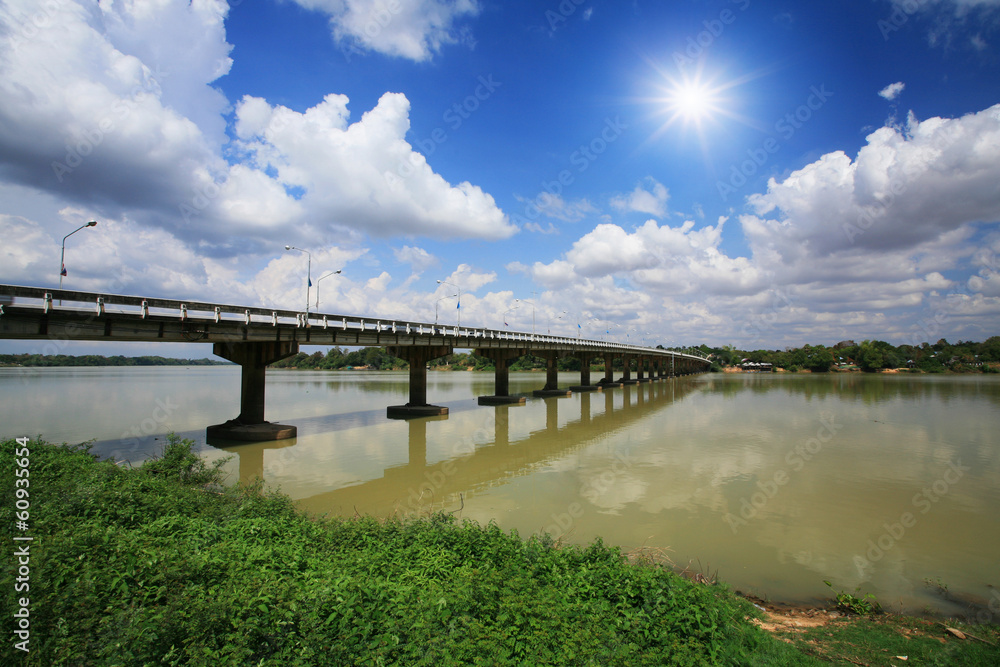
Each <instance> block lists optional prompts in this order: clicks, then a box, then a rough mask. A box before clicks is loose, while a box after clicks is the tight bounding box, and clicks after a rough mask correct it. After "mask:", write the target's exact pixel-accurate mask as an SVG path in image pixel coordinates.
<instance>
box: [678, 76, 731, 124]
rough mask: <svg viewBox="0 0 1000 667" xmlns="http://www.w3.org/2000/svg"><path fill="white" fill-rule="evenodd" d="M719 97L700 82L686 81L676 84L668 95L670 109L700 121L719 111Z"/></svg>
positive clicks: (682, 115)
mask: <svg viewBox="0 0 1000 667" xmlns="http://www.w3.org/2000/svg"><path fill="white" fill-rule="evenodd" d="M718 102H719V100H718V97H717V95H716V94H715V93H713V91H712V90H710V89H709V88H708V87H707V86H705V85H703V84H701V83H698V82H685V83H682V84H681V85H679V86H676V87H675V88H674V90H672V91H671V92H670V94H669V96H668V105H669V107H670V111H671V112H673V113H674V114H676V115H677V116H679V117H681V118H683V119H684V120H687V121H693V122H699V121H701V120H703V119H707V118H709V117H710V116H712V115H714V114H715V113H716V112H717V111H718V108H717V107H718Z"/></svg>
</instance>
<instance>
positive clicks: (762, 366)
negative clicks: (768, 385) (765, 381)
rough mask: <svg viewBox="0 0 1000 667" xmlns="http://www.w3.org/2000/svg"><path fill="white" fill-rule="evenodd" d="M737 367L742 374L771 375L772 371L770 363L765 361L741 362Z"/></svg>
mask: <svg viewBox="0 0 1000 667" xmlns="http://www.w3.org/2000/svg"><path fill="white" fill-rule="evenodd" d="M737 367H738V368H739V369H740V370H741V371H743V372H744V373H773V372H774V369H773V367H772V366H771V364H770V363H768V362H766V361H760V362H757V361H746V360H743V361H742V362H741V363H739V364H737Z"/></svg>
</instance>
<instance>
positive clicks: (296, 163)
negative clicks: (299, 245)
mask: <svg viewBox="0 0 1000 667" xmlns="http://www.w3.org/2000/svg"><path fill="white" fill-rule="evenodd" d="M347 104H348V99H347V97H346V96H344V95H327V96H326V98H325V99H324V100H323V101H322V102H321V103H320V104H317V105H316V106H314V107H312V108H310V109H307V110H306V111H305V112H303V113H299V112H296V111H292V110H291V109H288V108H286V107H282V106H272V105H270V104H268V103H267V102H266V101H265V100H262V99H260V98H256V97H251V96H245V97H244V98H243V99H242V100H241V101H240V103H239V104H238V105H237V107H236V134H237V137H238V139H239V146H240V148H241V149H242V150H243V151H245V152H246V154H247V155H248V156H249V157H250V160H251V163H252V166H253V169H254V170H253V172H251V173H252V175H253V176H254V177H255V178H257V179H258V180H261V181H266V180H267V179H270V178H271V177H270V176H266V174H270V173H274V174H275V176H274V178H273V179H272V180H273V183H274V184H275V185H278V186H280V188H281V191H284V194H282V192H281V191H278V199H279V200H283V202H284V205H285V206H287V207H292V206H293V200H294V202H295V203H296V205H299V206H302V207H303V208H304V209H306V210H307V211H308V212H309V216H308V217H309V219H312V220H326V221H329V222H328V223H326V224H327V225H328V228H327V229H325V230H323V229H321V230H320V231H321V232H322V231H327V232H329V230H330V228H333V229H340V228H347V229H351V230H355V231H361V232H364V233H368V234H372V235H375V236H389V235H392V234H409V235H422V236H432V237H437V238H454V237H466V238H469V237H472V238H485V239H500V238H506V237H509V236H511V235H512V234H514V233H515V232H516V228H515V227H514V226H513V225H512V224H511V223H510V222H509V221H508V219H507V217H506V215H504V213H503V212H502V211H501V210H500V209H499V208H498V207H497V205H496V202H495V201H494V199H493V197H492V196H490V195H489V194H487V193H485V192H483V190H482V189H481V188H479V187H478V186H475V185H472V184H471V183H469V182H463V183H459V184H458V185H455V186H452V185H451V184H449V183H448V182H447V181H445V180H444V178H442V177H441V176H440V175H438V174H436V173H435V172H434V170H433V169H432V168H431V167H430V165H429V164H428V163H427V160H426V159H425V158H424V156H423V155H421V154H420V153H417V152H415V151H414V150H413V147H412V146H411V145H410V144H409V143H407V142H406V140H405V138H404V137H405V135H406V132H407V130H408V129H409V125H410V122H409V108H410V105H409V101H408V100H407V99H406V97H405V96H404V95H402V94H399V93H386V94H385V95H383V96H382V98H381V99H380V100H379V102H378V104H377V106H376V107H375V108H374V109H372V110H370V111H368V112H366V113H364V114H363V115H362V117H361V119H360V120H359V121H357V122H355V123H350V122H349V118H350V113H349V111H348V109H347ZM247 192H248V194H249V193H250V192H251V190H249V189H247ZM293 193H294V194H293ZM266 195H267V193H263V192H262V196H266ZM225 203H226V202H225V199H223V200H222V201H221V202H220V205H221V206H224V205H225ZM254 205H255V204H254Z"/></svg>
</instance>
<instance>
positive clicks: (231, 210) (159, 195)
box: [0, 0, 516, 256]
mask: <svg viewBox="0 0 1000 667" xmlns="http://www.w3.org/2000/svg"><path fill="white" fill-rule="evenodd" d="M408 6H409V5H408ZM455 7H458V5H455ZM406 11H410V10H409V9H408V10H406ZM227 12H228V6H227V4H226V3H225V2H222V1H221V0H198V1H196V2H191V3H179V2H167V1H165V0H158V1H156V2H143V3H132V2H114V3H111V2H104V3H96V4H94V3H77V2H70V1H68V0H67V1H65V2H58V3H56V2H52V3H43V4H38V3H35V2H31V1H30V0H10V2H7V3H5V4H4V6H3V11H0V52H2V53H3V58H2V59H0V175H2V176H3V177H4V178H5V179H6V180H7V181H8V182H16V183H21V184H24V185H27V186H29V187H31V188H35V189H38V190H42V191H47V192H50V193H53V194H55V195H56V196H57V197H61V198H63V199H65V200H69V201H75V202H77V203H79V204H81V205H84V206H88V207H90V208H92V209H93V210H94V211H95V213H96V215H98V216H101V217H111V218H115V217H120V216H121V215H123V214H126V213H128V214H130V215H135V216H136V219H141V220H142V221H143V222H144V223H145V224H148V225H153V226H156V227H159V228H161V229H164V230H165V231H167V232H169V233H170V234H171V235H172V236H173V237H175V238H177V239H178V240H179V241H180V242H182V243H187V244H190V245H192V246H198V247H199V248H201V251H202V252H209V253H212V254H215V255H218V256H232V255H235V254H241V253H247V252H257V251H259V250H260V249H262V248H263V247H267V246H271V245H274V244H276V243H286V242H293V243H294V242H295V241H297V240H301V239H306V238H309V239H311V240H313V242H316V240H317V239H318V240H319V241H320V242H321V243H322V242H331V241H334V240H340V239H344V238H349V239H352V240H354V241H355V242H356V241H358V240H359V239H360V237H361V235H364V234H373V235H383V236H385V235H390V234H407V235H414V236H417V235H426V236H433V237H438V238H453V237H456V236H457V237H464V238H469V237H472V238H486V239H497V238H505V237H507V236H510V235H511V234H513V233H515V232H516V227H514V226H513V225H512V224H510V223H509V221H508V220H507V219H506V216H505V215H504V214H503V212H502V211H500V209H499V208H498V207H497V206H496V203H495V202H494V200H493V198H492V197H491V196H490V195H489V194H487V193H485V192H483V191H482V189H481V188H479V187H477V186H475V185H473V184H471V183H468V182H463V183H458V184H456V185H453V184H451V183H448V182H447V181H445V180H444V179H443V178H442V177H441V176H440V175H438V174H436V173H435V172H434V171H433V169H432V168H431V167H430V165H428V164H427V161H426V159H425V158H424V156H423V155H421V154H419V153H417V152H416V151H414V150H413V148H412V147H411V146H410V145H409V144H408V143H407V142H406V140H405V135H406V132H407V130H408V129H409V117H408V114H409V102H408V100H407V99H406V98H405V97H404V96H402V95H400V94H386V95H385V96H383V98H382V99H381V100H380V101H379V103H378V105H377V106H376V107H375V108H374V109H371V110H369V111H367V112H366V113H365V114H363V115H362V117H361V118H360V119H358V120H352V119H351V117H350V112H349V111H348V100H347V98H346V97H345V96H342V95H336V94H330V95H327V96H326V97H325V98H324V100H323V101H322V102H320V103H319V104H317V105H316V106H314V107H312V108H311V109H308V110H306V111H305V112H301V113H299V112H295V111H292V110H290V109H287V108H285V107H281V106H272V105H271V104H269V103H268V102H267V101H266V100H263V99H261V98H255V97H245V98H244V99H243V100H241V101H240V102H239V104H238V105H237V107H236V110H235V116H236V117H235V131H236V135H237V139H238V140H237V142H236V143H235V145H234V146H229V145H224V144H225V143H226V142H228V139H227V137H226V133H225V128H226V124H225V118H226V115H227V114H229V113H231V111H232V109H231V108H230V105H229V102H228V101H227V100H226V99H225V97H224V96H223V95H222V94H221V93H220V92H219V91H218V90H217V89H216V88H215V87H214V86H213V83H214V82H215V81H216V80H217V79H218V78H219V77H220V76H223V75H224V74H226V73H227V72H228V71H229V68H230V66H231V63H232V61H231V59H230V57H229V54H230V51H231V48H232V47H231V45H230V44H228V43H227V41H226V35H225V28H224V21H225V18H226V16H227ZM223 151H226V159H224V158H223ZM289 230H293V231H289ZM290 237H291V238H290Z"/></svg>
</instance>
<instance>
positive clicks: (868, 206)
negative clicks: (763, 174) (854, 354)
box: [742, 105, 1000, 260]
mask: <svg viewBox="0 0 1000 667" xmlns="http://www.w3.org/2000/svg"><path fill="white" fill-rule="evenodd" d="M867 140H868V143H867V145H866V146H864V147H862V148H861V150H860V151H859V152H858V155H857V158H856V159H855V160H853V161H852V160H851V159H850V158H849V157H848V156H847V155H845V154H844V153H842V152H836V153H830V154H827V155H824V156H823V157H822V158H820V159H819V160H817V161H816V162H814V163H812V164H809V165H807V166H805V167H803V168H802V169H800V170H798V171H796V172H793V173H792V174H790V175H789V176H788V177H787V178H786V179H785V180H784V181H782V182H780V183H779V182H777V181H776V180H775V179H771V180H770V181H769V182H768V190H767V192H766V193H764V194H759V195H753V196H751V197H750V198H749V201H750V204H751V206H752V207H753V208H754V209H755V211H756V214H757V215H756V216H748V217H744V218H742V222H743V225H744V232H745V233H746V234H747V236H748V238H749V239H750V241H751V244H752V245H753V246H754V247H755V250H760V251H763V250H764V249H765V248H771V249H773V250H775V251H776V252H778V254H779V255H780V256H781V257H783V258H785V259H786V260H787V259H793V258H796V257H802V256H810V257H823V256H826V255H827V254H829V253H830V252H837V251H843V250H846V249H848V248H852V247H863V248H867V249H870V250H880V251H886V250H892V249H906V248H910V249H912V248H914V247H916V246H918V245H920V244H921V243H925V242H929V241H932V240H934V239H937V238H939V237H940V236H942V235H943V234H946V233H948V232H950V231H954V230H957V229H959V228H962V227H964V226H965V225H969V224H972V223H977V222H995V221H998V220H1000V190H998V189H997V188H996V183H997V182H1000V105H996V106H994V107H992V108H990V109H986V110H984V111H981V112H979V113H974V114H969V115H966V116H963V117H961V118H956V119H943V118H929V119H927V120H925V121H922V122H921V121H917V120H916V119H915V118H913V116H912V115H911V116H910V118H909V120H908V123H907V127H906V128H905V131H901V130H899V129H896V128H888V127H883V128H881V129H879V130H877V131H875V132H874V133H872V134H870V135H869V136H868V138H867ZM773 212H778V213H779V215H778V216H777V217H776V218H771V219H764V218H762V217H759V216H763V215H767V214H770V213H773Z"/></svg>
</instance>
